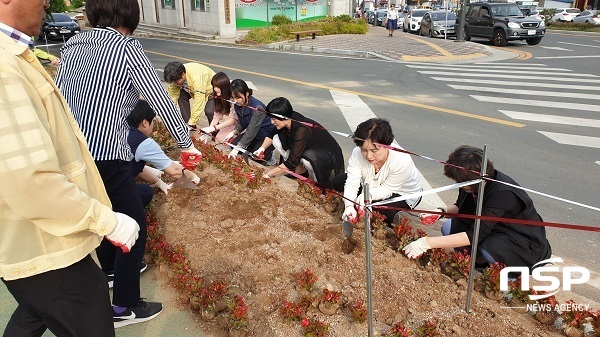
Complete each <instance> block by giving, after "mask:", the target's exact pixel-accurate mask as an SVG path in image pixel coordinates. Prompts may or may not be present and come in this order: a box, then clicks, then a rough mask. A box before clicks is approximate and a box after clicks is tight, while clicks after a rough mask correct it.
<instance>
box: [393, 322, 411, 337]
mask: <svg viewBox="0 0 600 337" xmlns="http://www.w3.org/2000/svg"><path fill="white" fill-rule="evenodd" d="M412 335H413V332H412V331H411V330H410V328H408V327H407V326H405V325H404V324H402V322H396V324H394V325H393V326H392V329H391V330H390V334H389V335H388V337H409V336H412Z"/></svg>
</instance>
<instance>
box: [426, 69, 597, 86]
mask: <svg viewBox="0 0 600 337" xmlns="http://www.w3.org/2000/svg"><path fill="white" fill-rule="evenodd" d="M419 73H421V74H424V75H448V76H462V77H481V78H512V79H520V80H529V81H533V80H541V81H558V82H578V83H581V82H583V81H585V83H600V80H595V79H587V78H586V79H585V80H584V79H581V78H564V77H559V76H560V74H556V73H554V74H548V75H552V77H549V76H519V75H505V74H488V73H477V74H470V73H462V72H449V71H421V70H419Z"/></svg>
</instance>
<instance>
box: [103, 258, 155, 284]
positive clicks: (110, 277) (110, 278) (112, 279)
mask: <svg viewBox="0 0 600 337" xmlns="http://www.w3.org/2000/svg"><path fill="white" fill-rule="evenodd" d="M146 269H148V265H146V262H142V266H141V267H140V274H141V273H143V272H144V271H145V270H146ZM106 278H107V279H108V288H109V289H110V288H112V287H113V283H114V282H115V272H110V273H108V274H106Z"/></svg>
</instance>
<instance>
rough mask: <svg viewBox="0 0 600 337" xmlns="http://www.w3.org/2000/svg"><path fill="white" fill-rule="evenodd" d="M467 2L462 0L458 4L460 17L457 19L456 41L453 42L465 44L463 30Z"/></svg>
mask: <svg viewBox="0 0 600 337" xmlns="http://www.w3.org/2000/svg"><path fill="white" fill-rule="evenodd" d="M466 1H467V0H462V1H461V2H460V17H459V19H458V26H457V27H458V31H457V32H456V40H454V42H465V36H464V29H463V27H464V26H465V17H466V15H467V13H466V12H465V2H466Z"/></svg>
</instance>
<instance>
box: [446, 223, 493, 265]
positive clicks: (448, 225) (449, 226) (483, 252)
mask: <svg viewBox="0 0 600 337" xmlns="http://www.w3.org/2000/svg"><path fill="white" fill-rule="evenodd" d="M451 229H452V219H448V220H446V221H445V222H444V224H443V225H442V229H441V231H442V235H443V236H447V235H450V233H452V231H451ZM454 249H456V250H463V249H467V250H468V251H469V252H470V251H471V247H457V248H454ZM478 250H479V254H481V256H482V257H483V258H484V259H485V261H486V262H488V263H495V262H496V260H494V258H493V257H492V254H490V252H488V251H487V250H486V249H485V248H481V247H479V249H478Z"/></svg>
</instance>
